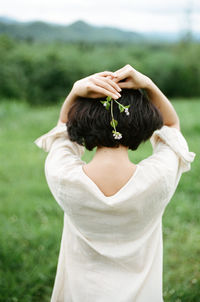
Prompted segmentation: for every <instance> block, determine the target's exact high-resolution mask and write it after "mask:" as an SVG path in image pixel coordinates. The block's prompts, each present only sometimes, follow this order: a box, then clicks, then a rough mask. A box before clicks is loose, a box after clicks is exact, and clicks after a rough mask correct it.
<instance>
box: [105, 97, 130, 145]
mask: <svg viewBox="0 0 200 302" xmlns="http://www.w3.org/2000/svg"><path fill="white" fill-rule="evenodd" d="M113 101H114V102H115V103H117V104H118V108H119V111H120V113H122V112H123V111H124V112H125V114H126V115H129V114H130V113H129V110H128V109H129V107H130V105H128V106H124V105H122V104H121V103H119V102H118V101H117V100H114V99H112V98H111V97H110V96H108V97H107V98H106V101H101V103H102V104H103V106H104V107H105V108H106V110H109V109H110V108H111V118H112V120H111V122H110V125H111V126H112V127H113V128H114V130H113V137H114V139H118V140H119V139H121V138H122V134H121V133H120V132H118V131H117V129H116V127H117V125H118V121H117V120H115V119H114V116H113Z"/></svg>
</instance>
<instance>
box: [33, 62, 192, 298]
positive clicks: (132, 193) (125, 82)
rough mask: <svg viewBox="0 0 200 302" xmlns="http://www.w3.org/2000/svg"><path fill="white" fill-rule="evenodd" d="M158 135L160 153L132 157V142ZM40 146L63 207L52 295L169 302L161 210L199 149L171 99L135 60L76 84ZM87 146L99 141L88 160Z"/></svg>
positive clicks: (50, 182)
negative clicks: (190, 139)
mask: <svg viewBox="0 0 200 302" xmlns="http://www.w3.org/2000/svg"><path fill="white" fill-rule="evenodd" d="M141 89H144V90H145V91H146V94H147V96H148V98H147V96H146V94H145V93H143V91H142V90H141ZM107 96H109V98H106V97H107ZM110 122H111V123H110ZM150 137H151V143H152V147H153V154H152V155H151V156H150V157H148V158H146V159H144V160H142V161H141V162H140V163H138V164H134V163H131V162H130V160H129V158H128V149H131V150H135V149H137V147H138V146H139V145H140V143H141V142H142V141H145V140H147V139H149V138H150ZM35 143H36V144H37V145H38V146H39V147H40V148H43V149H44V150H45V151H47V152H49V153H48V156H47V158H46V162H45V174H46V179H47V182H48V185H49V188H50V190H51V192H52V194H53V196H54V197H55V199H56V201H57V202H58V204H59V205H60V206H61V208H62V209H63V211H64V228H63V235H62V241H61V248H60V255H59V260H58V267H57V273H56V279H55V284H54V289H53V293H52V297H51V302H70V301H73V302H82V301H84V302H148V301H151V302H161V301H163V297H162V254H163V252H162V215H163V213H164V210H165V207H166V205H167V204H168V202H169V201H170V199H171V197H172V195H173V193H174V191H175V189H176V187H177V184H178V182H179V180H180V177H181V174H182V173H183V172H186V171H188V170H189V169H190V163H191V162H192V161H193V159H194V156H195V154H194V153H192V152H189V151H188V146H187V143H186V141H185V139H184V137H183V136H182V134H181V132H180V126H179V118H178V116H177V114H176V112H175V110H174V108H173V106H172V104H171V103H170V102H169V100H168V99H167V98H166V97H165V96H164V95H163V93H162V92H161V91H160V90H159V89H158V87H156V85H155V84H154V83H153V82H152V81H151V80H150V79H149V78H148V77H146V76H145V75H143V74H141V73H140V72H138V71H136V70H135V69H134V68H132V67H131V66H130V65H126V66H125V67H123V68H122V69H120V70H118V71H116V72H114V73H112V72H102V73H98V74H95V75H92V76H89V77H87V78H84V79H82V80H80V81H77V82H76V83H75V84H74V86H73V88H72V90H71V92H70V94H69V95H68V97H67V98H66V100H65V102H64V104H63V106H62V108H61V112H60V118H59V120H58V124H57V126H56V127H55V128H53V129H52V130H51V131H49V132H48V133H46V134H44V135H43V136H41V137H40V138H38V139H37V140H36V141H35ZM81 145H82V146H81ZM83 145H84V146H85V147H86V148H88V149H89V150H91V149H93V148H94V147H97V150H96V153H95V155H94V157H93V159H92V160H91V162H89V163H88V164H86V163H85V162H83V161H82V160H81V156H82V154H83V152H84V148H83Z"/></svg>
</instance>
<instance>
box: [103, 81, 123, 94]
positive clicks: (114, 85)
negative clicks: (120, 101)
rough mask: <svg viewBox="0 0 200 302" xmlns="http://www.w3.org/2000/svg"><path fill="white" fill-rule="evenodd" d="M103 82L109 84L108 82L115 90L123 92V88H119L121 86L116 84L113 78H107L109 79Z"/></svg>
mask: <svg viewBox="0 0 200 302" xmlns="http://www.w3.org/2000/svg"><path fill="white" fill-rule="evenodd" d="M103 80H104V81H107V82H108V83H109V84H110V85H111V86H112V87H113V88H114V89H115V90H117V91H118V92H120V91H121V88H120V87H119V85H118V84H117V83H116V82H114V81H113V80H112V78H109V77H107V78H104V79H103Z"/></svg>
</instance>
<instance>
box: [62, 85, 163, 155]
mask: <svg viewBox="0 0 200 302" xmlns="http://www.w3.org/2000/svg"><path fill="white" fill-rule="evenodd" d="M105 99H106V98H105ZM105 99H104V98H101V99H99V98H98V99H89V98H78V99H77V100H76V101H75V102H74V103H73V105H72V106H71V108H70V110H69V113H68V121H67V123H66V124H67V128H68V133H69V138H70V140H71V141H74V142H77V143H78V144H80V145H83V146H85V147H86V148H87V149H88V150H92V149H93V148H94V147H103V146H104V147H111V148H114V147H118V146H119V145H122V146H126V147H128V148H129V149H131V150H136V149H137V148H138V146H139V145H140V143H142V142H144V141H146V140H147V139H149V138H150V137H151V135H152V134H153V132H154V131H155V130H156V129H160V128H161V127H162V125H163V118H162V115H161V113H160V111H159V110H158V109H157V107H156V106H155V105H153V103H152V102H151V101H149V100H148V98H147V96H146V94H145V93H144V92H143V91H142V90H141V89H138V90H133V89H122V91H121V98H119V99H118V101H119V102H120V103H121V104H123V105H125V106H126V105H130V107H129V113H130V114H129V115H126V114H125V112H122V113H120V111H119V109H118V105H117V104H116V103H115V102H114V104H113V113H114V118H115V119H116V120H117V121H118V125H117V131H119V132H120V133H122V138H121V139H120V140H116V139H114V137H113V133H112V130H113V128H112V127H111V125H110V121H111V113H110V110H109V111H108V110H106V109H105V107H104V106H103V104H102V103H101V102H100V100H105Z"/></svg>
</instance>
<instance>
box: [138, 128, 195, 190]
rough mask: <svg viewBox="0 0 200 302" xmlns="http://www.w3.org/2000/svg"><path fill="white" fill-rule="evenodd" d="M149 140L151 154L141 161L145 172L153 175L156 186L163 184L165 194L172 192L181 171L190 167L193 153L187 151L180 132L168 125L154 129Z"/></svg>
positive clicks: (193, 156)
mask: <svg viewBox="0 0 200 302" xmlns="http://www.w3.org/2000/svg"><path fill="white" fill-rule="evenodd" d="M150 142H151V144H152V148H153V154H152V155H151V156H150V157H149V158H147V159H145V160H144V161H142V162H141V163H142V165H144V166H145V167H146V172H147V174H148V175H150V177H154V180H155V183H157V188H158V187H161V185H163V187H164V188H165V190H166V192H167V193H166V194H173V192H174V191H175V189H176V187H177V185H178V182H179V180H180V177H181V175H182V173H184V172H187V171H189V170H190V169H191V163H192V162H193V160H194V158H195V153H193V152H190V151H189V149H188V144H187V142H186V140H185V138H184V136H183V135H182V133H181V132H180V131H179V130H178V129H176V128H172V127H168V126H163V127H162V128H161V129H160V130H156V131H155V132H154V133H153V135H152V137H151V138H150ZM152 175H153V176H152Z"/></svg>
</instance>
